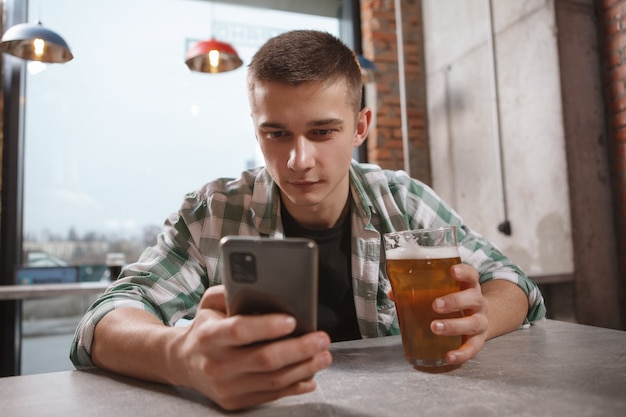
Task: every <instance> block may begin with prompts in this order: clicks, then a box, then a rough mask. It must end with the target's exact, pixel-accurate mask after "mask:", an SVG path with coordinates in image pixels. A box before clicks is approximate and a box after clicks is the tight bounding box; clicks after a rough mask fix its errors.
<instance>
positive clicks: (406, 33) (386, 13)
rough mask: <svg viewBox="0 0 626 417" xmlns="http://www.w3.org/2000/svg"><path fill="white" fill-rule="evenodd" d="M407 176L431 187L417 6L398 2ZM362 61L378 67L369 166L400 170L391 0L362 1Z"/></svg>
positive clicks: (416, 0) (414, 2)
mask: <svg viewBox="0 0 626 417" xmlns="http://www.w3.org/2000/svg"><path fill="white" fill-rule="evenodd" d="M400 3H401V12H402V24H403V26H402V28H403V30H402V34H403V35H402V37H403V40H404V43H403V44H404V64H405V71H404V74H405V85H406V103H407V127H408V129H407V131H408V135H407V136H408V139H409V161H410V174H411V175H412V176H413V177H415V178H418V179H420V180H422V181H424V182H426V183H428V184H430V183H431V172H430V154H429V149H428V130H427V123H426V120H427V114H426V77H425V70H424V52H423V50H424V48H423V39H422V36H423V31H422V10H421V1H420V0H401V2H400ZM361 29H362V47H363V56H364V57H365V58H367V59H369V60H371V61H373V62H374V63H375V64H376V67H377V71H376V74H375V82H376V90H377V103H376V110H377V113H376V126H375V127H374V128H373V129H372V131H371V132H370V135H369V137H368V141H367V158H368V161H369V162H373V163H376V164H379V165H380V166H382V167H383V168H390V169H404V162H403V161H404V156H403V144H402V123H401V121H402V120H401V112H400V86H399V76H398V48H397V37H396V11H395V8H394V1H393V0H361Z"/></svg>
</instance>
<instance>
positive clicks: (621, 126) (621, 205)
mask: <svg viewBox="0 0 626 417" xmlns="http://www.w3.org/2000/svg"><path fill="white" fill-rule="evenodd" d="M595 3H596V10H597V16H598V27H599V39H600V45H601V50H602V63H601V65H602V74H603V75H602V77H603V80H602V81H603V85H604V101H605V109H606V112H607V134H608V143H609V156H610V161H611V177H612V180H613V189H614V204H615V223H616V225H617V239H618V245H619V248H618V251H617V252H618V256H619V263H620V269H621V291H622V300H626V0H596V2H595ZM622 322H623V323H626V303H624V302H622Z"/></svg>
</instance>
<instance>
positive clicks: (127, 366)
mask: <svg viewBox="0 0 626 417" xmlns="http://www.w3.org/2000/svg"><path fill="white" fill-rule="evenodd" d="M179 330H180V329H179V328H174V327H167V326H164V325H163V323H161V322H160V321H159V320H158V319H157V318H156V317H154V316H153V315H152V314H150V313H148V312H146V311H143V310H138V309H133V308H125V309H119V310H114V311H111V312H110V313H108V314H107V315H106V316H104V317H103V318H102V320H101V321H100V322H99V323H98V324H97V325H96V328H95V332H94V340H93V345H92V350H91V358H92V360H93V362H94V363H95V364H96V366H98V367H100V368H102V369H106V370H109V371H112V372H116V373H119V374H123V375H127V376H132V377H135V378H139V379H143V380H149V381H154V382H162V383H170V384H172V383H174V378H173V374H172V373H171V372H170V371H169V370H168V369H167V368H168V363H169V362H170V361H169V360H168V359H169V358H168V352H169V346H171V343H172V339H173V338H172V336H173V332H176V331H179Z"/></svg>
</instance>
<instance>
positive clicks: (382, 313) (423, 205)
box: [70, 162, 545, 368]
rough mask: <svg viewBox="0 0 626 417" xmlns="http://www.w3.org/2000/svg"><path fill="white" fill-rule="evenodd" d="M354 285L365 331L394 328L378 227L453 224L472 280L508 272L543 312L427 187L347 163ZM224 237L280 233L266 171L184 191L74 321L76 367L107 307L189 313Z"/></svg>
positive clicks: (207, 282) (212, 277)
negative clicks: (156, 230) (157, 229)
mask: <svg viewBox="0 0 626 417" xmlns="http://www.w3.org/2000/svg"><path fill="white" fill-rule="evenodd" d="M350 190H351V194H352V202H353V203H352V207H351V229H352V282H353V291H354V304H355V307H356V314H357V319H358V324H359V329H360V331H361V335H362V336H363V337H379V336H386V335H394V334H399V327H398V322H397V318H396V312H395V307H394V303H393V302H392V301H391V300H389V298H388V297H387V291H388V290H389V289H390V284H389V280H388V279H387V276H386V274H385V267H384V265H385V263H384V248H383V246H382V241H381V238H382V234H384V233H387V232H392V231H399V230H409V229H418V228H429V227H440V226H444V225H454V226H457V230H458V232H457V237H458V241H459V252H460V255H461V260H462V261H463V262H464V263H467V264H470V265H472V266H473V267H475V268H476V269H477V270H478V272H479V274H480V282H481V283H484V282H485V281H488V280H491V279H506V280H508V281H511V282H514V283H515V284H517V285H518V286H519V287H520V288H521V289H522V290H524V292H525V293H526V295H527V296H528V305H529V310H528V316H527V318H526V322H525V325H528V324H529V323H530V322H532V321H535V320H540V319H543V318H544V316H545V307H544V303H543V298H542V296H541V293H540V292H539V289H538V288H537V286H536V285H535V284H534V283H533V282H532V281H531V280H530V279H528V278H527V277H526V275H525V274H524V273H523V272H522V271H521V269H520V268H519V267H518V266H516V265H514V264H513V263H511V262H510V261H509V259H508V258H507V257H505V256H504V255H503V254H502V253H501V252H500V251H499V250H498V249H497V248H495V247H494V246H493V245H492V244H491V243H489V242H487V241H486V240H485V239H483V238H482V237H481V236H480V235H478V234H477V233H475V232H474V231H472V230H471V229H469V228H468V227H466V226H464V225H463V223H462V220H461V218H460V217H459V216H458V215H457V214H456V213H455V212H454V210H452V208H450V207H449V206H448V205H446V204H445V203H444V202H443V201H442V200H441V199H440V198H439V197H438V196H437V195H436V194H435V193H434V191H433V190H432V189H430V188H429V187H428V186H426V185H425V184H423V183H421V182H419V181H417V180H414V179H411V178H410V177H409V176H408V175H407V174H406V173H405V172H403V171H388V170H382V169H380V168H379V167H377V166H374V165H368V164H358V163H356V162H353V163H352V166H351V168H350ZM226 235H251V236H267V237H271V238H276V239H281V238H283V237H284V232H283V226H282V221H281V217H280V196H279V191H278V188H277V187H276V185H275V183H274V182H273V180H272V179H271V177H270V175H269V173H268V172H267V170H265V169H264V168H257V169H254V170H250V171H246V172H244V173H243V174H242V176H241V177H240V178H238V179H219V180H216V181H213V182H210V183H208V184H206V185H205V186H204V187H203V188H201V189H200V190H198V191H196V192H194V193H190V194H188V195H187V196H186V198H185V200H184V202H183V204H182V207H181V208H180V210H179V211H178V212H177V213H176V214H174V215H172V216H170V217H169V218H168V219H167V221H166V223H165V226H164V229H163V233H161V235H159V238H158V242H157V245H156V246H154V247H151V248H148V249H147V250H146V251H145V252H144V253H143V254H142V255H141V257H140V259H139V260H138V261H137V262H136V263H134V264H131V265H129V266H128V267H127V268H125V269H124V271H123V273H122V276H123V277H122V278H120V279H119V280H117V281H115V282H114V283H112V285H111V286H110V287H109V289H108V290H107V291H106V293H105V294H103V295H102V296H101V297H99V298H98V299H97V300H96V302H95V303H94V304H93V305H92V306H91V307H90V309H89V311H88V312H87V313H86V314H85V317H83V319H82V321H81V323H80V324H79V326H78V328H77V330H76V335H75V338H74V342H73V344H72V349H71V354H70V357H71V359H72V362H73V363H74V364H75V365H76V366H77V367H78V368H81V367H89V366H93V362H92V361H91V356H90V351H91V343H92V340H93V334H94V327H95V325H96V323H98V321H99V320H100V319H101V318H102V317H103V316H104V315H105V314H107V313H108V312H109V311H111V310H113V309H116V308H123V307H132V308H139V309H144V310H147V311H149V312H151V313H153V314H155V315H156V316H157V317H158V318H159V319H161V320H162V321H163V322H164V323H165V324H167V325H173V324H174V323H176V321H178V320H179V319H181V318H183V317H188V318H191V317H193V316H194V315H195V313H196V309H197V306H198V304H199V302H200V298H201V297H202V294H203V293H204V291H205V290H206V289H207V288H208V287H209V286H211V285H216V284H220V283H221V281H222V280H221V276H220V267H219V265H220V256H219V251H218V243H219V241H220V239H221V238H222V237H223V236H226Z"/></svg>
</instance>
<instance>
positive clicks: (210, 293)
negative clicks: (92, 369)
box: [92, 286, 332, 410]
mask: <svg viewBox="0 0 626 417" xmlns="http://www.w3.org/2000/svg"><path fill="white" fill-rule="evenodd" d="M294 329H295V319H293V318H292V317H289V316H285V315H283V314H268V315H262V316H232V317H227V315H226V308H225V297H224V289H223V287H222V286H215V287H211V288H209V289H208V290H207V291H206V292H205V294H204V296H203V297H202V300H201V302H200V305H199V307H198V311H197V313H196V317H195V319H194V320H193V322H192V324H191V325H190V326H188V327H168V326H164V325H163V324H162V323H161V322H160V321H158V320H157V319H156V318H155V317H154V316H153V315H152V314H150V313H147V312H145V311H142V310H136V309H119V310H114V311H112V312H111V313H109V314H107V315H106V316H105V317H104V318H103V319H102V320H101V321H100V323H98V325H97V326H96V332H95V336H94V344H93V349H92V359H93V360H94V362H95V363H96V364H97V365H98V366H99V367H102V368H104V369H108V370H111V371H113V372H117V373H121V374H125V375H129V376H133V377H136V378H140V379H145V380H151V381H158V382H165V383H170V384H173V385H180V386H186V387H189V388H193V389H195V390H197V391H199V392H201V393H203V394H204V395H206V396H207V397H208V398H209V399H211V400H212V401H214V402H215V403H216V404H218V405H219V406H220V407H222V408H224V409H226V410H237V409H243V408H247V407H251V406H254V405H258V404H262V403H265V402H269V401H273V400H275V399H278V398H281V397H285V396H289V395H298V394H304V393H307V392H311V391H313V390H314V389H315V387H316V384H315V381H314V380H313V377H314V375H315V373H316V372H318V371H320V370H322V369H325V368H327V367H328V366H329V365H330V363H331V360H332V358H331V354H330V352H329V351H328V348H329V346H330V338H329V337H328V335H327V334H326V333H324V332H321V331H318V332H313V333H309V334H306V335H303V336H300V337H297V338H288V339H281V340H278V341H275V340H274V339H279V338H282V337H284V336H287V335H289V334H290V333H291V332H292V331H293V330H294ZM273 340H274V341H273Z"/></svg>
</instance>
